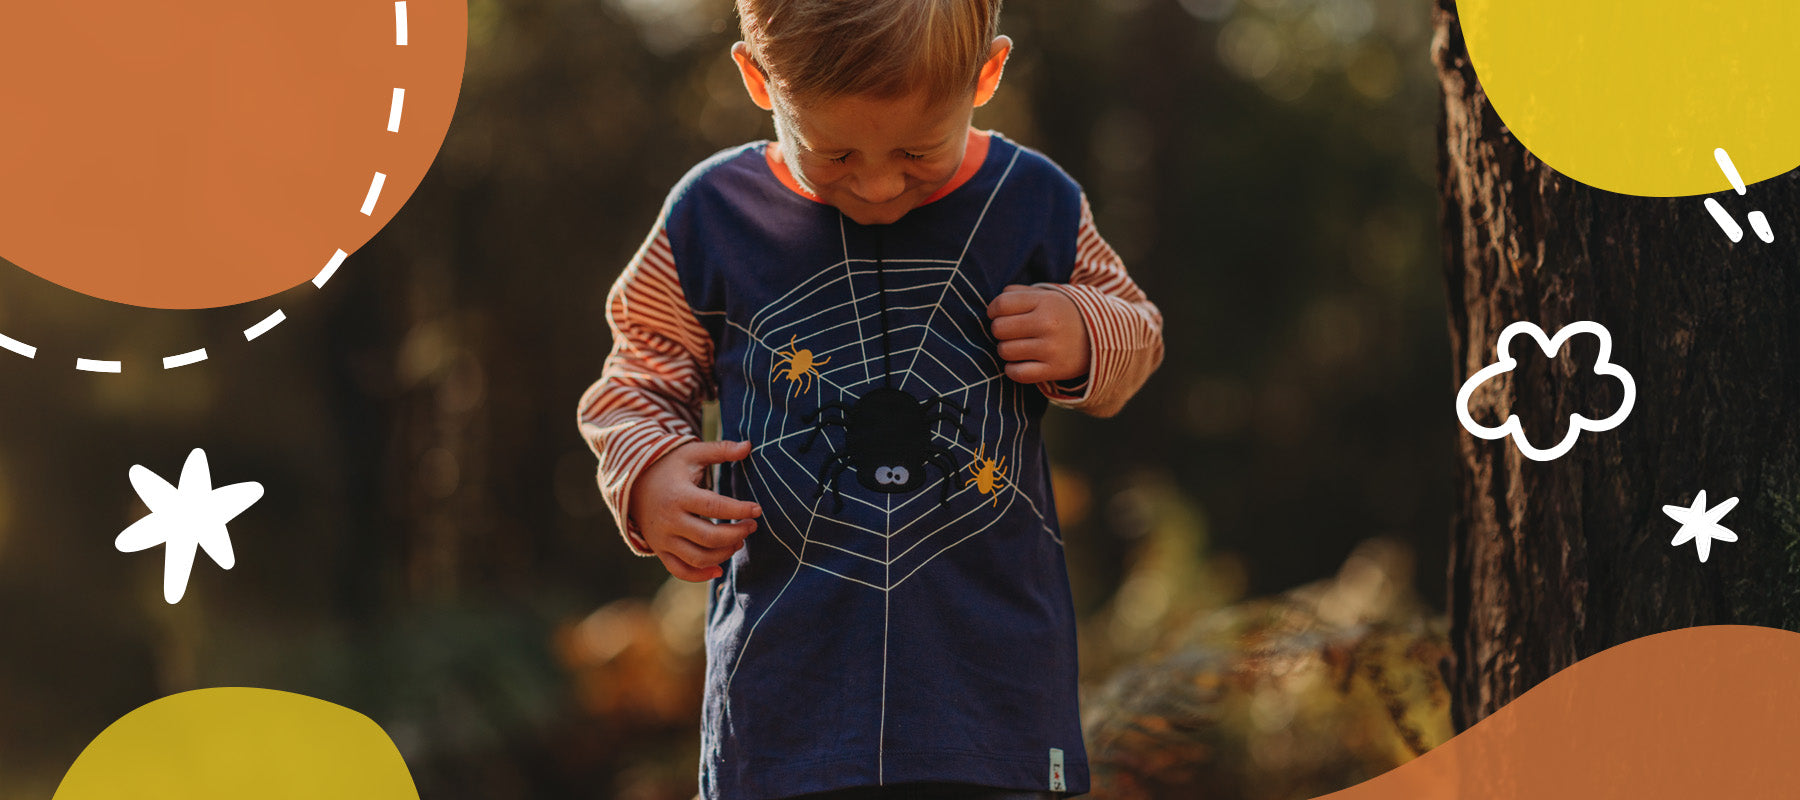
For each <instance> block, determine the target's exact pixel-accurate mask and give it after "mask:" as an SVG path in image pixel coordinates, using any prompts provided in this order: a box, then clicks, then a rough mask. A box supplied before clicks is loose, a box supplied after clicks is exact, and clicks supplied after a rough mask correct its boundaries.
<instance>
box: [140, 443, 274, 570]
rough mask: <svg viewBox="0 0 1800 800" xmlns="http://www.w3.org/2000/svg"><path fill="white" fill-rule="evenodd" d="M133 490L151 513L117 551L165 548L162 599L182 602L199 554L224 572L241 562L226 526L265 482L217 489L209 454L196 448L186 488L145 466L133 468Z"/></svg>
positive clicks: (190, 456) (184, 471)
mask: <svg viewBox="0 0 1800 800" xmlns="http://www.w3.org/2000/svg"><path fill="white" fill-rule="evenodd" d="M131 486H132V488H134V489H137V493H138V497H140V498H142V499H143V501H144V505H146V506H149V507H150V515H149V516H146V517H144V518H143V519H140V520H138V521H137V522H134V523H132V524H131V527H129V528H126V529H125V531H124V532H123V533H120V534H119V538H118V539H116V540H114V541H113V547H116V548H118V549H119V552H121V553H135V552H137V551H139V550H143V549H146V548H150V547H155V546H157V545H159V544H160V545H164V549H163V599H164V600H167V601H169V603H170V604H174V603H177V602H179V601H180V600H181V596H182V595H183V594H186V593H187V582H188V573H189V572H190V571H191V570H192V569H193V567H194V550H195V549H196V548H204V549H205V550H206V554H207V555H209V556H211V557H212V560H213V561H214V562H215V563H217V564H218V565H219V566H220V567H222V568H224V569H231V566H232V565H233V564H235V563H237V558H236V556H234V555H233V554H232V552H231V534H229V533H227V532H226V530H225V523H227V522H230V521H231V520H232V519H233V518H235V517H237V515H239V514H242V513H244V510H245V509H247V508H249V507H250V506H251V505H253V504H255V503H256V501H257V500H260V499H262V496H263V487H262V484H260V483H234V484H232V485H230V486H221V487H219V488H217V489H214V488H212V475H211V473H210V472H209V471H208V470H207V466H206V451H204V450H200V449H198V448H196V449H195V450H194V452H192V453H189V454H188V458H187V464H186V465H185V466H183V467H182V468H181V488H179V489H178V488H176V487H174V486H170V485H169V482H168V481H165V480H163V479H162V478H161V477H159V476H157V474H156V473H154V472H151V471H150V470H149V469H146V468H145V467H143V466H141V465H133V466H132V467H131Z"/></svg>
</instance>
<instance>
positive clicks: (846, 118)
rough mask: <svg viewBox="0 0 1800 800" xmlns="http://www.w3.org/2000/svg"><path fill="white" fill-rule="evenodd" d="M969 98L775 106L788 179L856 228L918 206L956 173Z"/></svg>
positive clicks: (964, 142)
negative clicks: (792, 176) (839, 212)
mask: <svg viewBox="0 0 1800 800" xmlns="http://www.w3.org/2000/svg"><path fill="white" fill-rule="evenodd" d="M973 108H974V105H973V103H972V96H971V95H967V94H966V95H963V96H961V97H955V98H951V99H950V100H949V101H947V102H943V103H936V104H933V103H930V102H928V101H927V99H926V98H925V97H924V95H923V94H922V93H915V94H912V95H906V96H902V97H897V98H880V97H868V96H862V95H853V96H850V97H841V98H837V99H832V100H820V101H815V102H811V103H807V104H805V105H802V106H795V105H792V104H789V103H787V102H783V101H782V100H781V99H779V98H778V99H777V100H776V103H775V132H776V134H777V135H778V136H779V137H780V139H781V147H782V154H783V155H784V156H785V157H786V160H787V165H788V170H789V171H791V172H792V173H793V174H794V179H795V180H796V181H798V182H799V184H800V185H801V186H802V187H804V188H805V189H806V190H807V191H809V192H812V193H813V195H814V196H816V197H818V198H819V199H820V200H822V201H824V202H826V203H829V204H831V205H832V206H834V207H836V208H837V209H838V210H839V211H842V212H844V216H847V217H849V218H851V219H853V220H856V221H857V222H859V223H861V224H863V225H885V224H887V223H890V222H894V221H896V220H898V219H900V218H901V217H903V216H905V215H906V212H908V211H911V210H913V209H915V208H918V207H919V205H920V204H922V203H924V202H925V199H926V198H928V197H930V196H931V195H932V194H933V193H935V192H936V191H937V190H939V189H942V188H943V187H944V184H947V183H949V182H950V178H951V177H952V176H954V175H955V174H956V169H957V167H958V166H960V165H961V164H962V158H963V150H964V149H965V146H966V145H967V143H968V141H969V136H968V132H969V118H970V116H971V112H972V111H973Z"/></svg>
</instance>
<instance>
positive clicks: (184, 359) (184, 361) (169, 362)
mask: <svg viewBox="0 0 1800 800" xmlns="http://www.w3.org/2000/svg"><path fill="white" fill-rule="evenodd" d="M205 360H206V348H204V347H202V348H200V349H199V350H190V351H188V352H186V353H182V354H181V355H178V356H169V357H167V358H164V359H163V369H174V368H176V367H185V366H187V365H189V364H198V363H200V362H202V361H205Z"/></svg>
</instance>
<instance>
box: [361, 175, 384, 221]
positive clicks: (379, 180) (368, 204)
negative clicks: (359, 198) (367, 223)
mask: <svg viewBox="0 0 1800 800" xmlns="http://www.w3.org/2000/svg"><path fill="white" fill-rule="evenodd" d="M384 183H387V175H386V174H385V173H381V172H377V173H375V179H374V180H371V181H369V196H368V197H365V198H363V204H362V213H363V216H365V217H367V216H370V215H372V214H374V213H375V200H376V199H377V198H379V197H381V185H382V184H384Z"/></svg>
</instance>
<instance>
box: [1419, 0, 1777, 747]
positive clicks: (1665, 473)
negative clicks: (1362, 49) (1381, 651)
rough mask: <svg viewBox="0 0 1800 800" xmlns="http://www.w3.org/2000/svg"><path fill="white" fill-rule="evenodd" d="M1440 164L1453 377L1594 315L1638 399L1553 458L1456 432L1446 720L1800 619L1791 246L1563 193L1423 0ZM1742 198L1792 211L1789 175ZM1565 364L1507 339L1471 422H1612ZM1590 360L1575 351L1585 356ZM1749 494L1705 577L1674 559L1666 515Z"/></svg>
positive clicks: (1658, 202) (1695, 565) (1538, 433)
mask: <svg viewBox="0 0 1800 800" xmlns="http://www.w3.org/2000/svg"><path fill="white" fill-rule="evenodd" d="M1435 26H1436V36H1435V39H1434V42H1433V47H1432V51H1433V57H1434V60H1435V62H1436V65H1437V70H1438V76H1439V79H1440V82H1441V84H1442V87H1443V106H1442V111H1441V116H1440V127H1441V130H1442V133H1443V138H1442V143H1441V145H1440V149H1439V166H1440V188H1441V193H1442V199H1443V205H1442V209H1443V211H1442V213H1443V218H1442V226H1443V232H1444V240H1443V241H1444V253H1445V265H1444V266H1445V277H1446V280H1447V283H1448V293H1449V305H1450V337H1451V347H1452V351H1453V353H1454V361H1455V364H1454V370H1455V373H1456V375H1455V381H1456V383H1455V384H1453V386H1455V385H1460V383H1461V382H1462V381H1464V380H1466V379H1467V377H1468V376H1469V375H1470V374H1471V373H1472V372H1474V371H1475V370H1478V369H1480V368H1481V367H1482V366H1483V365H1485V364H1488V363H1492V362H1493V361H1494V360H1495V356H1494V352H1493V350H1494V343H1495V341H1496V340H1497V339H1498V336H1499V333H1500V330H1501V329H1502V328H1503V327H1505V326H1506V325H1507V324H1509V323H1512V322H1514V321H1518V320H1529V321H1531V322H1535V323H1537V324H1538V325H1540V326H1542V327H1543V328H1544V329H1545V330H1546V331H1554V330H1556V329H1558V328H1560V327H1562V326H1564V325H1567V324H1569V323H1572V322H1576V321H1578V320H1594V321H1597V322H1599V323H1600V324H1602V325H1604V326H1606V328H1607V329H1608V330H1609V331H1610V332H1611V334H1612V340H1613V345H1614V351H1613V354H1612V357H1611V358H1612V361H1613V362H1615V363H1617V364H1619V365H1621V366H1623V367H1625V368H1626V369H1628V370H1629V371H1630V372H1631V374H1632V375H1633V377H1634V378H1635V382H1636V384H1637V387H1638V396H1637V402H1636V406H1635V407H1634V409H1633V410H1632V412H1631V415H1630V417H1629V418H1628V419H1627V420H1626V422H1625V424H1624V425H1622V426H1621V427H1620V428H1618V429H1615V430H1613V431H1611V432H1608V433H1605V434H1601V435H1588V436H1584V437H1582V438H1581V440H1580V442H1579V443H1578V444H1577V446H1576V447H1575V449H1574V450H1573V451H1571V452H1570V453H1568V454H1567V455H1565V456H1563V457H1562V458H1559V459H1556V460H1555V461H1551V462H1545V463H1539V462H1535V461H1529V460H1525V459H1524V458H1523V457H1522V456H1521V455H1520V454H1519V452H1518V450H1517V449H1516V448H1515V447H1514V446H1513V445H1512V444H1511V443H1510V441H1508V440H1500V441H1491V442H1490V441H1482V440H1478V439H1475V438H1473V437H1468V436H1462V437H1460V438H1459V445H1458V449H1459V458H1458V467H1457V470H1458V491H1457V498H1456V502H1457V508H1456V511H1455V514H1454V526H1453V532H1452V543H1451V550H1452V556H1451V561H1450V597H1449V609H1450V624H1451V628H1450V636H1451V646H1452V654H1453V655H1452V659H1453V661H1452V667H1451V670H1450V675H1449V680H1450V685H1451V688H1452V691H1453V693H1454V702H1453V709H1454V711H1455V719H1456V723H1457V726H1458V728H1459V729H1460V728H1466V727H1467V726H1469V725H1472V724H1474V723H1475V722H1476V721H1478V720H1480V719H1481V718H1483V717H1485V716H1487V715H1488V714H1491V713H1493V711H1494V710H1495V709H1497V708H1499V707H1500V706H1501V705H1503V704H1505V703H1506V702H1508V701H1510V700H1512V699H1513V698H1514V697H1517V696H1518V695H1519V694H1521V693H1522V692H1524V691H1525V690H1527V689H1529V688H1531V687H1532V686H1533V685H1535V684H1537V683H1539V682H1540V681H1543V680H1544V679H1545V678H1548V677H1549V676H1550V675H1552V674H1554V673H1555V672H1557V671H1558V670H1561V669H1562V668H1564V667H1567V666H1569V665H1570V664H1572V663H1574V662H1575V661H1576V660H1578V659H1581V658H1583V657H1586V656H1588V655H1591V654H1593V653H1596V652H1598V651H1600V650H1603V649H1605V648H1607V647H1610V646H1612V645H1615V644H1618V643H1621V642H1625V641H1627V640H1630V639H1633V638H1637V637H1640V636H1646V635H1649V634H1654V633H1658V632H1661V631H1666V630H1670V629H1674V628H1680V627H1686V626H1692V625H1707V624H1721V623H1738V624H1754V625H1768V626H1776V627H1784V628H1796V627H1800V581H1796V577H1797V576H1800V453H1797V451H1796V449H1795V448H1794V446H1793V443H1794V442H1795V441H1796V440H1797V439H1800V418H1796V416H1795V415H1794V414H1793V410H1794V409H1795V408H1797V407H1800V302H1797V301H1796V298H1800V274H1797V273H1796V272H1795V271H1794V270H1793V268H1792V265H1791V263H1784V262H1791V261H1792V260H1793V256H1792V253H1793V249H1792V248H1793V245H1792V243H1791V242H1792V240H1791V239H1788V240H1787V241H1786V242H1778V243H1777V244H1776V245H1774V246H1764V245H1762V243H1760V242H1758V241H1756V240H1754V239H1746V240H1745V241H1744V242H1741V243H1739V244H1737V245H1735V246H1734V245H1733V244H1732V243H1731V242H1729V241H1728V240H1727V239H1726V237H1725V236H1724V234H1723V233H1722V232H1721V231H1720V230H1719V229H1718V228H1717V227H1716V226H1715V225H1714V223H1713V222H1712V221H1711V219H1709V217H1708V215H1707V214H1706V212H1705V211H1704V210H1703V208H1702V205H1701V203H1700V202H1699V201H1698V200H1696V199H1693V198H1643V197H1628V196H1621V195H1615V194H1610V193H1607V192H1603V191H1599V190H1596V189H1593V188H1590V187H1588V186H1584V185H1582V184H1579V183H1576V182H1575V181H1572V180H1569V179H1567V178H1565V177H1563V176H1561V175H1559V174H1557V173H1556V172H1555V171H1554V170H1552V169H1551V168H1550V167H1549V166H1547V165H1545V164H1543V163H1542V162H1540V161H1538V160H1537V159H1536V158H1534V157H1533V156H1532V155H1531V154H1530V153H1528V152H1526V150H1525V148H1524V147H1523V146H1521V145H1520V143H1519V142H1518V140H1517V139H1516V138H1514V137H1513V136H1512V135H1511V134H1510V133H1509V132H1508V131H1507V129H1506V127H1505V126H1504V125H1503V124H1502V121H1501V119H1500V118H1499V117H1498V116H1497V115H1496V113H1495V111H1494V109H1493V107H1492V106H1491V105H1489V103H1488V99H1487V97H1486V95H1485V94H1484V93H1483V92H1482V89H1481V86H1480V84H1479V83H1478V82H1477V81H1476V79H1475V72H1474V69H1473V67H1472V66H1471V65H1470V63H1469V55H1468V50H1467V48H1466V46H1465V44H1464V41H1463V37H1462V31H1461V28H1460V27H1459V25H1458V21H1457V16H1456V7H1455V3H1454V2H1453V0H1437V3H1436V11H1435ZM1796 177H1797V176H1796V175H1793V174H1790V175H1787V176H1784V177H1781V178H1777V179H1774V180H1771V181H1767V182H1765V183H1763V184H1761V185H1759V186H1758V187H1757V189H1756V194H1755V199H1756V207H1757V208H1761V209H1763V210H1764V211H1766V212H1767V213H1768V216H1769V217H1770V218H1771V219H1774V220H1777V223H1776V225H1777V227H1778V233H1777V235H1778V236H1792V232H1791V231H1780V230H1779V226H1780V224H1781V223H1780V221H1781V220H1790V221H1792V220H1796V219H1800V180H1796ZM1577 340H1587V341H1586V342H1579V341H1578V342H1577V343H1572V345H1571V347H1572V349H1573V350H1574V357H1571V358H1560V359H1552V358H1546V357H1544V356H1543V355H1542V353H1541V352H1538V351H1537V350H1536V348H1532V347H1524V346H1520V347H1516V348H1514V352H1513V353H1512V355H1513V356H1514V357H1516V358H1519V360H1520V366H1519V367H1518V368H1517V369H1515V370H1514V371H1513V373H1512V375H1511V376H1509V378H1510V379H1506V378H1503V379H1498V380H1495V381H1493V383H1494V384H1496V386H1495V387H1494V388H1493V389H1490V390H1483V391H1478V392H1477V393H1476V395H1475V397H1474V399H1473V401H1472V402H1471V413H1472V414H1473V415H1474V416H1475V417H1476V418H1477V419H1478V420H1480V419H1481V418H1482V417H1483V415H1491V420H1490V421H1488V422H1486V423H1484V424H1495V423H1496V422H1497V421H1498V420H1503V419H1505V418H1506V416H1507V415H1508V414H1513V413H1517V414H1518V415H1519V417H1520V419H1521V421H1522V422H1523V423H1524V425H1525V431H1526V433H1527V434H1528V435H1529V436H1530V438H1531V439H1532V441H1534V442H1540V443H1541V442H1545V441H1555V440H1557V439H1558V438H1559V437H1560V436H1561V435H1562V434H1563V432H1564V431H1565V430H1566V426H1567V422H1566V420H1567V419H1568V417H1569V416H1570V415H1571V414H1574V413H1581V414H1583V415H1584V416H1587V417H1588V418H1590V419H1597V418H1600V417H1603V416H1605V415H1607V414H1609V413H1611V412H1612V410H1613V409H1616V408H1617V407H1618V406H1617V404H1618V403H1619V402H1620V400H1621V395H1620V390H1619V387H1618V384H1617V382H1615V381H1612V380H1610V379H1604V378H1599V377H1596V376H1593V375H1592V374H1590V373H1588V372H1587V370H1588V365H1590V364H1592V363H1593V360H1594V347H1593V344H1594V343H1593V337H1577ZM1584 348H1585V349H1584ZM1701 490H1706V491H1707V492H1708V494H1709V504H1716V503H1718V502H1720V501H1723V500H1725V499H1726V498H1729V497H1734V496H1735V497H1738V498H1740V499H1741V501H1742V502H1741V505H1739V506H1738V507H1737V508H1736V510H1734V511H1732V512H1730V516H1728V517H1726V518H1725V519H1724V524H1725V525H1727V526H1728V527H1729V528H1731V529H1732V530H1734V531H1736V532H1737V534H1738V535H1739V537H1740V541H1738V542H1736V543H1732V544H1723V545H1720V546H1718V547H1715V548H1713V550H1712V553H1711V557H1710V559H1709V560H1708V561H1707V562H1706V563H1700V562H1699V561H1698V559H1697V558H1696V557H1695V556H1696V554H1695V551H1694V550H1693V549H1692V548H1691V547H1688V546H1683V547H1680V548H1672V547H1670V546H1669V541H1670V537H1671V536H1673V535H1674V534H1675V532H1676V531H1677V530H1678V527H1679V526H1678V525H1677V523H1676V522H1675V521H1674V520H1672V519H1670V518H1669V517H1667V516H1666V515H1665V514H1664V513H1663V511H1662V507H1663V506H1664V505H1681V506H1686V505H1689V504H1690V503H1692V502H1693V500H1694V496H1695V494H1696V493H1697V492H1699V491H1701Z"/></svg>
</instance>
